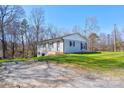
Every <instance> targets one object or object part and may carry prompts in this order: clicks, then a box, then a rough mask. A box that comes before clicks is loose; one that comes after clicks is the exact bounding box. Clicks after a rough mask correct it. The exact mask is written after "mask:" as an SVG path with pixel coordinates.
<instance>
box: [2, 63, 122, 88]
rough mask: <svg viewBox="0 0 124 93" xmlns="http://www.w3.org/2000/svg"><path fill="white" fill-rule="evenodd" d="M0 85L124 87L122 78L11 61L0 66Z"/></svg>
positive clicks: (55, 66) (46, 64) (70, 68)
mask: <svg viewBox="0 0 124 93" xmlns="http://www.w3.org/2000/svg"><path fill="white" fill-rule="evenodd" d="M0 87H19V88H21V87H23V88H25V87H30V88H33V87H37V88H42V87H48V88H50V87H65V88H67V87H71V88H84V87H88V88H89V87H93V88H95V87H102V88H104V87H124V79H123V78H122V77H121V78H120V77H118V78H117V77H116V78H113V77H110V76H109V77H108V76H104V75H101V74H98V73H95V72H89V71H85V70H80V69H76V68H72V67H69V66H62V65H60V64H55V63H48V62H27V63H24V62H19V63H17V62H11V63H3V64H2V66H1V67H0Z"/></svg>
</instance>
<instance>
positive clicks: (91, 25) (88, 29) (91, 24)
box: [83, 16, 100, 38]
mask: <svg viewBox="0 0 124 93" xmlns="http://www.w3.org/2000/svg"><path fill="white" fill-rule="evenodd" d="M99 30H100V27H99V26H98V21H97V18H96V17H95V16H91V17H87V18H86V19H85V25H84V29H83V33H84V35H85V37H86V38H87V37H88V36H89V35H90V34H91V33H96V32H98V31H99Z"/></svg>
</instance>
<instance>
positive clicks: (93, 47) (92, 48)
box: [88, 33, 98, 52]
mask: <svg viewBox="0 0 124 93" xmlns="http://www.w3.org/2000/svg"><path fill="white" fill-rule="evenodd" d="M88 39H89V42H88V43H89V49H90V51H92V52H94V51H96V42H97V39H98V35H97V34H96V33H91V34H90V35H89V37H88Z"/></svg>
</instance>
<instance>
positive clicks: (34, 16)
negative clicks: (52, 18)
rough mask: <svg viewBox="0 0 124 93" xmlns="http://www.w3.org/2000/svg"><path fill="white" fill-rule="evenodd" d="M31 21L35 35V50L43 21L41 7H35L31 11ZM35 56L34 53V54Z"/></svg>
mask: <svg viewBox="0 0 124 93" xmlns="http://www.w3.org/2000/svg"><path fill="white" fill-rule="evenodd" d="M30 20H31V23H32V25H33V28H34V31H35V36H36V44H35V45H36V46H35V48H36V51H37V43H38V41H39V40H40V38H41V37H40V34H41V33H42V32H43V29H42V26H43V23H44V11H43V9H42V8H35V9H33V10H32V12H31V17H30ZM35 56H36V54H35Z"/></svg>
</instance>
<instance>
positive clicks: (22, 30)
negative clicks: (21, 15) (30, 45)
mask: <svg viewBox="0 0 124 93" xmlns="http://www.w3.org/2000/svg"><path fill="white" fill-rule="evenodd" d="M27 30H28V23H27V20H26V19H23V20H22V22H21V26H20V35H21V41H22V53H23V57H25V42H24V40H26V39H27V38H26V37H27Z"/></svg>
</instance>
